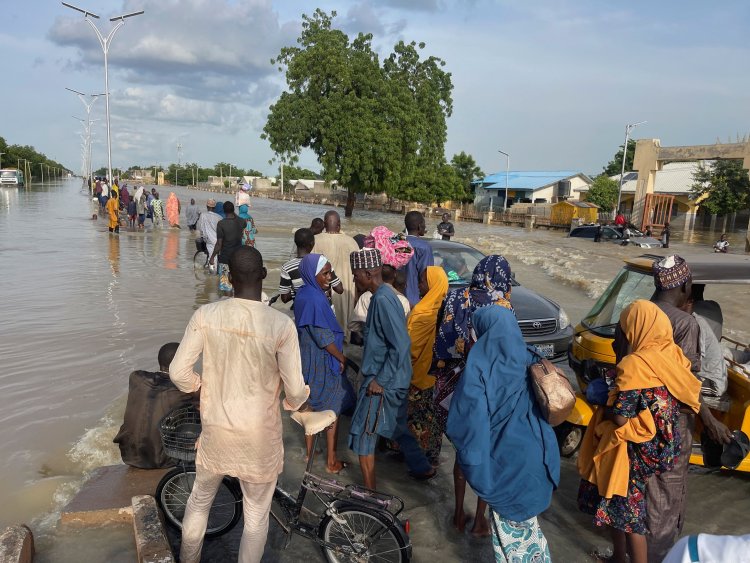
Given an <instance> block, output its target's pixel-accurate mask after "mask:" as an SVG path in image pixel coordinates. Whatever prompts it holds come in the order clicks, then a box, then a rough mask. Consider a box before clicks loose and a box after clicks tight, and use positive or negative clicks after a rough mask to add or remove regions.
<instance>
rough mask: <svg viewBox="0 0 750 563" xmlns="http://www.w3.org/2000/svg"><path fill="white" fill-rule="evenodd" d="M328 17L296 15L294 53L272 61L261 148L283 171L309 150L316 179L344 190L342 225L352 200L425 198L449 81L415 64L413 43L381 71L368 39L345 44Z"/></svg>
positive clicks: (440, 157)
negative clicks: (277, 81) (274, 68)
mask: <svg viewBox="0 0 750 563" xmlns="http://www.w3.org/2000/svg"><path fill="white" fill-rule="evenodd" d="M335 16H336V12H331V14H330V15H329V14H327V13H325V12H323V11H322V10H320V9H318V10H316V11H315V12H314V14H313V15H312V16H307V15H303V16H302V19H303V22H302V33H301V35H300V37H299V38H298V40H297V43H298V45H299V46H297V47H285V48H283V49H282V50H281V52H280V54H279V56H278V57H277V58H276V59H275V60H274V61H273V62H274V64H279V70H280V71H281V72H284V71H285V73H286V82H287V91H285V92H283V93H282V94H281V96H280V98H279V99H278V100H277V101H276V103H274V104H273V105H272V106H271V111H270V114H269V116H268V121H267V122H266V125H265V127H264V130H263V138H265V139H268V140H269V142H270V144H271V148H272V150H273V151H274V152H275V153H277V154H278V155H280V157H281V158H283V159H284V161H286V162H290V163H291V164H294V163H295V162H296V155H297V154H299V152H300V151H301V150H302V149H303V148H309V149H311V150H312V151H313V152H314V153H315V155H316V156H317V158H318V161H319V162H320V164H321V166H322V168H323V176H324V178H325V179H326V180H329V181H332V180H336V181H337V182H338V183H339V184H340V185H342V186H346V187H347V188H348V190H349V194H348V197H347V205H346V215H347V216H351V214H352V210H353V208H354V201H355V195H356V193H361V192H379V191H385V192H387V193H389V194H395V193H397V192H398V193H401V194H410V193H413V192H414V191H415V190H416V191H419V193H420V194H421V195H423V196H424V193H423V191H424V190H429V189H432V188H428V187H426V186H427V185H428V180H429V178H430V177H431V175H432V174H434V171H435V170H436V169H439V168H441V167H442V165H443V164H445V157H444V145H445V137H446V125H445V118H446V117H447V116H448V115H450V112H451V110H452V100H451V98H450V91H451V89H452V85H451V83H450V74H448V73H446V72H444V71H443V70H442V68H441V67H442V65H443V64H444V63H443V62H442V61H441V60H440V59H437V58H435V57H428V58H427V59H424V60H422V59H421V58H420V56H419V50H418V49H422V48H423V47H424V45H423V44H420V45H417V44H416V43H408V44H407V43H404V42H399V43H398V44H397V45H396V46H395V48H394V52H393V54H391V55H390V56H389V57H388V58H387V59H386V60H385V61H384V62H383V64H382V65H381V63H380V60H379V58H378V55H377V54H376V53H375V52H374V51H373V50H372V45H371V41H372V36H371V35H369V34H367V35H365V34H359V35H358V36H357V37H356V38H354V39H353V40H350V39H349V37H348V36H347V35H346V34H345V33H344V32H342V31H341V30H338V29H334V28H333V25H332V22H333V18H334V17H335ZM435 189H437V188H435ZM424 197H427V196H424ZM441 197H442V196H441ZM432 199H433V200H434V199H435V198H434V197H433V198H432Z"/></svg>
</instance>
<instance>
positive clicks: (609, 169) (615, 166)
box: [602, 139, 635, 176]
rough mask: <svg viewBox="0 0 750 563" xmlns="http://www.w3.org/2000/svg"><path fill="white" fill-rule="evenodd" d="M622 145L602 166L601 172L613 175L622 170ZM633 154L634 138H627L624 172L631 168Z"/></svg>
mask: <svg viewBox="0 0 750 563" xmlns="http://www.w3.org/2000/svg"><path fill="white" fill-rule="evenodd" d="M622 147H623V145H620V148H619V150H618V151H617V152H616V153H615V156H614V157H613V158H612V160H610V161H609V163H607V166H605V167H604V169H603V172H602V174H605V175H607V176H614V175H615V174H619V173H620V172H622ZM634 156H635V139H628V155H627V157H626V158H625V172H630V171H631V170H633V157H634Z"/></svg>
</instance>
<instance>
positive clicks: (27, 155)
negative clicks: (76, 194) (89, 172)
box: [0, 137, 69, 181]
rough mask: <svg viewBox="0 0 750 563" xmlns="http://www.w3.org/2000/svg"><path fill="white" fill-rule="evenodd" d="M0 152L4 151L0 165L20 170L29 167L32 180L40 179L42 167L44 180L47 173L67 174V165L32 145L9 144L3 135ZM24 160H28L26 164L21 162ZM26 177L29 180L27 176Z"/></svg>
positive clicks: (0, 139)
mask: <svg viewBox="0 0 750 563" xmlns="http://www.w3.org/2000/svg"><path fill="white" fill-rule="evenodd" d="M0 152H1V153H4V154H3V155H2V156H0V165H2V167H3V168H18V169H19V170H21V171H22V172H23V171H24V169H26V170H29V169H30V170H31V180H32V181H35V180H41V178H42V169H43V170H44V178H45V181H46V179H47V175H48V174H61V173H64V174H67V173H68V172H69V170H68V168H67V167H65V166H63V165H62V164H60V163H59V162H56V161H55V160H52V159H51V158H48V157H47V155H45V154H43V153H40V152H38V151H37V150H36V149H35V148H34V147H32V146H29V145H9V144H8V143H7V142H6V140H5V139H4V138H3V137H0ZM24 160H27V161H28V165H26V163H24V162H23V161H24ZM41 164H44V166H43V167H42V166H40V165H41ZM27 166H28V167H27ZM48 167H49V168H48ZM53 168H56V169H57V170H53V171H51V170H50V169H53ZM26 179H27V180H29V178H28V177H27V178H26Z"/></svg>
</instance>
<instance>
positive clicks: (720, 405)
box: [556, 254, 750, 472]
mask: <svg viewBox="0 0 750 563" xmlns="http://www.w3.org/2000/svg"><path fill="white" fill-rule="evenodd" d="M661 258H663V256H656V255H649V254H645V255H643V256H639V257H637V258H632V259H628V260H625V266H624V267H623V268H622V270H620V272H619V273H618V274H617V276H615V278H614V279H613V280H612V282H611V283H610V284H609V286H608V287H607V289H606V290H605V291H604V293H602V295H601V297H600V298H599V300H598V301H597V302H596V304H595V305H594V306H593V308H592V309H591V311H589V313H588V314H587V315H586V316H585V317H584V318H583V319H582V320H581V322H580V324H579V325H578V326H577V327H576V331H575V335H574V337H573V341H572V343H571V345H570V349H569V350H568V363H569V364H570V367H571V368H572V369H573V371H574V372H575V375H576V379H577V381H578V385H579V387H580V391H579V392H578V393H577V395H576V403H575V406H574V407H573V411H572V412H571V414H570V416H569V417H568V418H567V420H566V421H565V422H564V423H563V424H561V425H560V426H558V427H557V429H556V431H557V436H558V440H559V443H560V451H561V454H562V455H563V456H566V457H570V456H572V455H573V454H574V453H575V452H576V451H577V450H578V447H579V446H580V444H581V441H582V439H583V434H584V431H585V429H586V426H587V425H588V423H589V421H590V420H591V417H592V415H593V413H594V409H595V408H596V407H595V406H594V405H591V404H590V403H589V402H588V401H587V400H586V395H585V391H586V388H587V387H588V385H589V383H590V382H591V381H593V380H594V379H596V378H604V377H606V375H607V374H608V373H609V374H610V376H611V375H612V373H611V372H610V370H612V369H613V368H614V365H615V353H614V350H613V349H612V342H613V340H614V334H615V327H616V326H617V323H618V322H619V319H620V313H621V312H622V310H623V309H624V308H625V307H627V306H628V305H629V304H630V303H632V302H633V301H635V300H637V299H651V297H652V296H653V293H654V278H653V273H652V265H653V263H654V261H655V260H660V259H661ZM683 258H685V260H686V261H687V263H688V265H689V266H690V270H691V272H692V276H693V278H692V279H693V285H703V286H704V287H705V286H714V285H719V284H721V285H725V284H742V285H749V284H750V256H746V255H727V254H705V255H695V256H687V255H686V256H683ZM705 303H706V305H711V306H710V307H708V306H706V307H705V308H704V309H705V311H706V312H707V313H706V314H708V316H710V317H712V318H711V319H710V320H711V322H713V323H716V324H714V326H718V327H719V328H718V333H719V334H721V325H722V323H723V316H722V312H721V309H720V307H719V306H718V303H716V302H715V301H706V302H705ZM701 313H702V314H703V311H701ZM730 314H731V313H730ZM721 344H722V347H723V349H724V357H725V361H726V363H727V376H728V385H727V392H726V393H725V394H724V395H723V396H722V397H721V398H720V400H719V399H717V400H715V401H712V402H708V406H709V407H710V408H711V411H712V412H713V414H714V416H716V418H717V419H719V420H720V421H721V422H723V423H724V424H726V425H727V426H728V427H729V429H730V430H742V431H743V432H744V433H745V434H746V435H748V436H750V346H749V345H748V344H746V343H742V342H739V341H737V340H735V339H732V338H728V337H726V336H724V335H723V334H722V336H721ZM701 429H702V426H701V424H700V420H699V419H698V420H697V421H696V431H695V435H694V437H693V438H694V440H693V451H692V452H691V456H690V463H692V464H695V465H703V454H702V451H701V446H700V431H701ZM735 470H736V471H746V472H750V455H748V456H745V458H744V459H742V461H741V462H740V463H739V465H738V466H737V467H736V468H735Z"/></svg>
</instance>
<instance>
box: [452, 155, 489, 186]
mask: <svg viewBox="0 0 750 563" xmlns="http://www.w3.org/2000/svg"><path fill="white" fill-rule="evenodd" d="M451 166H452V167H453V169H454V170H455V171H456V174H458V177H459V178H460V179H461V182H463V186H464V191H465V192H466V193H467V194H468V193H474V188H473V186H472V185H471V182H472V181H473V180H476V179H477V178H483V177H484V172H482V169H481V168H479V166H477V163H476V162H475V160H474V157H473V156H471V155H470V154H466V153H465V152H464V151H461V152H460V153H458V154H454V155H453V158H452V159H451Z"/></svg>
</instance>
